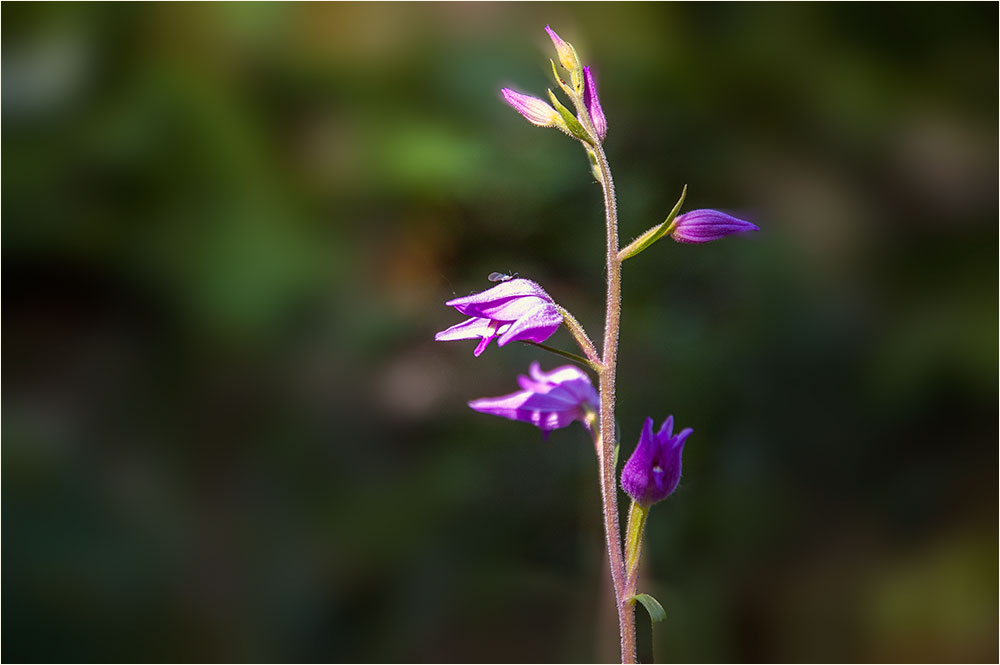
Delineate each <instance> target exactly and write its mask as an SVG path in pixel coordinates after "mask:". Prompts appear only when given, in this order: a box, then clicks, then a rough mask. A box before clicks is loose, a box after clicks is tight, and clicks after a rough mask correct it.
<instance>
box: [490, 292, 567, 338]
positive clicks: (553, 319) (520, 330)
mask: <svg viewBox="0 0 1000 665" xmlns="http://www.w3.org/2000/svg"><path fill="white" fill-rule="evenodd" d="M562 321H563V317H562V314H561V313H560V312H559V308H557V307H556V306H555V305H553V304H552V303H545V302H543V303H538V305H537V306H536V307H534V308H533V309H532V310H531V311H529V312H528V313H526V314H525V315H524V316H522V317H521V318H519V319H517V320H516V321H514V322H513V323H512V324H511V326H510V328H509V329H508V330H507V331H506V332H505V333H504V334H503V335H501V336H500V339H499V340H497V346H504V345H506V344H508V343H509V342H513V341H514V340H527V341H531V342H537V343H539V344H541V343H542V342H544V341H545V340H547V339H548V338H549V337H552V335H554V334H555V332H556V331H557V330H559V326H561V325H562Z"/></svg>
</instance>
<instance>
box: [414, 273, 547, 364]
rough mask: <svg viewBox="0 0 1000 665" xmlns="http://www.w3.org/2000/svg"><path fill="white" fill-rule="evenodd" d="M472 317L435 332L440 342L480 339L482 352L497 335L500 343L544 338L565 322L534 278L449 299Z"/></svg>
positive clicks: (435, 337) (480, 350)
mask: <svg viewBox="0 0 1000 665" xmlns="http://www.w3.org/2000/svg"><path fill="white" fill-rule="evenodd" d="M445 304H446V305H450V306H451V307H454V308H455V309H457V310H458V311H459V312H461V313H462V314H465V315H466V316H470V317H472V318H470V319H468V320H467V321H463V322H462V323H459V324H458V325H454V326H452V327H451V328H448V329H447V330H442V331H441V332H439V333H438V334H436V335H434V339H436V340H437V341H439V342H446V341H451V340H453V339H476V338H477V337H478V338H481V339H480V340H479V346H477V347H476V350H475V351H473V353H474V354H475V355H476V356H478V355H480V354H481V353H482V352H483V351H485V350H486V347H487V346H489V343H490V342H491V341H493V339H494V338H499V339H498V340H497V346H503V345H504V344H507V343H508V342H513V341H514V340H527V341H532V342H539V343H541V342H544V341H545V340H547V339H548V338H549V337H552V335H553V334H555V332H556V330H558V329H559V326H560V325H562V322H563V315H562V312H561V311H560V309H559V306H558V305H556V304H555V302H554V301H553V300H552V298H551V297H550V296H549V294H547V293H546V292H545V291H544V290H543V289H542V287H540V286H538V284H535V283H534V282H532V281H531V280H530V279H511V280H508V281H506V282H503V283H502V284H497V285H496V286H494V287H493V288H492V289H488V290H486V291H483V292H482V293H474V294H472V295H471V296H465V297H463V298H455V299H453V300H449V301H448V302H446V303H445Z"/></svg>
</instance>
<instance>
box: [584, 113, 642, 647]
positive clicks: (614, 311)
mask: <svg viewBox="0 0 1000 665" xmlns="http://www.w3.org/2000/svg"><path fill="white" fill-rule="evenodd" d="M588 119H589V118H588ZM594 152H595V153H596V154H597V163H598V167H599V169H600V174H601V189H602V190H603V191H604V221H605V225H606V227H607V259H606V270H607V279H608V292H607V300H606V301H605V304H606V308H605V314H604V356H603V359H602V365H603V367H602V369H601V385H600V388H601V419H600V426H601V434H602V437H601V438H602V443H603V446H602V455H601V459H600V463H601V499H602V504H603V507H604V530H605V535H606V536H607V541H608V556H609V558H610V560H611V579H612V581H613V582H614V585H615V596H616V598H615V601H616V603H617V605H618V623H619V627H620V629H621V641H622V663H634V662H635V609H634V604H633V603H629V602H628V600H627V596H626V591H627V588H626V587H627V581H626V571H625V561H624V557H623V556H622V548H621V528H620V526H619V522H618V479H617V473H616V469H615V464H614V459H613V457H614V456H613V454H612V451H613V450H614V448H615V444H616V441H615V378H616V372H617V369H618V330H619V327H620V325H621V300H622V264H621V260H620V259H619V258H618V209H617V206H616V203H615V184H614V180H612V178H611V168H610V166H608V158H607V156H606V155H605V154H604V149H603V148H602V147H601V146H600V145H599V144H598V145H596V146H594Z"/></svg>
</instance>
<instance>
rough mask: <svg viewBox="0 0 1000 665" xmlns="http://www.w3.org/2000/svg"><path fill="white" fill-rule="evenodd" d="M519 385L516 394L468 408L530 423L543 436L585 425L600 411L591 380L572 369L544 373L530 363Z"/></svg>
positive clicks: (569, 367)
mask: <svg viewBox="0 0 1000 665" xmlns="http://www.w3.org/2000/svg"><path fill="white" fill-rule="evenodd" d="M518 384H519V385H520V386H521V390H519V391H518V392H515V393H511V394H509V395H503V396H501V397H483V398H481V399H476V400H473V401H471V402H469V406H470V407H472V408H473V409H475V410H476V411H479V412H481V413H490V414H493V415H494V416H500V417H501V418H509V419H511V420H521V421H524V422H526V423H531V424H532V425H535V426H537V427H538V428H539V429H541V430H542V431H543V432H546V433H548V432H551V431H552V430H554V429H559V428H561V427H567V426H569V425H570V424H571V423H573V421H575V420H579V421H580V422H583V423H584V424H587V423H588V418H589V417H590V416H591V415H592V414H595V413H596V412H597V411H598V409H599V403H600V398H599V397H598V395H597V391H596V390H595V389H594V385H593V384H592V383H591V382H590V377H589V376H587V374H586V373H585V372H584V371H583V370H581V369H580V368H578V367H576V366H574V365H564V366H562V367H557V368H555V369H554V370H552V371H551V372H543V371H542V370H541V368H540V367H539V365H538V363H532V364H531V368H530V370H529V376H524V375H523V374H522V375H521V376H519V377H518ZM588 426H589V425H588Z"/></svg>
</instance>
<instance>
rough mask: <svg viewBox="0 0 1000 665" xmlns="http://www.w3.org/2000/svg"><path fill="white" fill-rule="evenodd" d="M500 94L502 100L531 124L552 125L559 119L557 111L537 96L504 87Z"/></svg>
mask: <svg viewBox="0 0 1000 665" xmlns="http://www.w3.org/2000/svg"><path fill="white" fill-rule="evenodd" d="M500 94H502V95H503V98H504V100H505V101H506V102H507V103H508V104H510V105H511V106H513V107H514V110H515V111H517V112H518V113H520V114H521V115H523V116H524V117H525V118H526V119H527V121H528V122H530V123H531V124H533V125H538V126H539V127H553V126H555V125H556V124H558V122H559V120H560V119H561V118H560V117H559V113H558V112H557V111H556V110H555V109H554V108H552V107H551V106H549V105H548V103H546V102H543V101H542V100H541V99H539V98H538V97H532V96H531V95H523V94H521V93H520V92H515V91H513V90H511V89H510V88H504V89H503V90H501V91H500Z"/></svg>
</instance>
